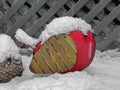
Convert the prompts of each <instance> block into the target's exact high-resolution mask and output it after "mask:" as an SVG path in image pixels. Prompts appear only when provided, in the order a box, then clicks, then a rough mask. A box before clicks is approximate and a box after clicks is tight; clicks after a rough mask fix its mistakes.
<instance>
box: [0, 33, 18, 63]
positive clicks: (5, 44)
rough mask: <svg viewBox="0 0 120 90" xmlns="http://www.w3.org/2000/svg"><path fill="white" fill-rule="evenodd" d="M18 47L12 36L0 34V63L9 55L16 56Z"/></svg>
mask: <svg viewBox="0 0 120 90" xmlns="http://www.w3.org/2000/svg"><path fill="white" fill-rule="evenodd" d="M18 53H19V48H18V47H17V46H16V44H15V42H14V41H13V40H12V38H11V37H10V36H8V35H6V34H0V63H2V62H3V61H4V60H6V59H7V58H9V57H14V58H16V59H17V58H18V57H19V54H18Z"/></svg>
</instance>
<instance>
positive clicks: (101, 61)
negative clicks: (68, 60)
mask: <svg viewBox="0 0 120 90" xmlns="http://www.w3.org/2000/svg"><path fill="white" fill-rule="evenodd" d="M22 59H23V66H24V67H25V70H24V73H23V75H22V77H16V78H14V79H12V81H11V82H9V83H5V84H0V90H120V52H118V50H117V49H115V50H108V51H105V52H100V51H96V54H95V58H94V60H93V62H92V64H91V65H90V66H89V67H88V68H86V69H85V70H83V71H76V72H73V73H71V72H70V73H66V74H58V73H55V74H52V75H35V74H32V73H31V72H30V71H29V67H28V66H29V63H30V60H31V59H32V56H31V57H27V56H22Z"/></svg>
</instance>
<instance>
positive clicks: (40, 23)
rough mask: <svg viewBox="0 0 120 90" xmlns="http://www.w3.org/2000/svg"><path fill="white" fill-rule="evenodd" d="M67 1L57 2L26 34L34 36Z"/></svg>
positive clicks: (60, 0)
mask: <svg viewBox="0 0 120 90" xmlns="http://www.w3.org/2000/svg"><path fill="white" fill-rule="evenodd" d="M67 1H68V0H64V1H63V0H59V1H58V2H56V4H55V5H54V6H53V7H51V8H50V9H49V10H48V11H47V12H46V13H45V14H44V15H43V16H42V17H41V18H40V20H38V22H37V23H36V24H34V25H32V26H31V27H30V28H29V31H28V34H29V35H34V34H35V33H36V32H37V30H38V29H39V28H41V27H42V26H43V24H45V23H46V22H47V21H48V20H49V19H50V18H51V17H52V16H53V15H54V14H55V13H56V12H57V11H58V10H59V9H60V8H61V7H62V6H63V5H64V4H65V3H66V2H67Z"/></svg>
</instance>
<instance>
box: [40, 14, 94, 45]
mask: <svg viewBox="0 0 120 90" xmlns="http://www.w3.org/2000/svg"><path fill="white" fill-rule="evenodd" d="M74 30H80V31H82V32H83V33H84V34H87V32H88V31H92V29H91V26H90V25H89V24H87V23H86V22H85V21H84V20H82V19H81V18H74V17H70V16H65V17H59V18H55V19H53V21H51V22H50V23H49V24H48V25H47V26H46V28H45V30H44V31H43V32H42V33H41V35H40V37H39V40H40V41H41V42H42V43H44V42H45V41H46V40H47V39H48V38H50V37H51V36H54V35H59V34H66V33H69V32H70V31H74Z"/></svg>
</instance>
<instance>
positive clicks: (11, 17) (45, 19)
mask: <svg viewBox="0 0 120 90" xmlns="http://www.w3.org/2000/svg"><path fill="white" fill-rule="evenodd" d="M60 16H74V17H81V18H82V19H84V20H86V21H87V22H88V23H90V24H91V25H92V27H93V28H94V30H95V33H96V34H97V37H96V41H97V48H98V49H100V50H105V49H106V48H108V47H110V46H111V45H115V44H116V42H115V41H116V39H117V37H118V33H119V32H120V0H0V33H6V34H8V35H11V36H13V35H14V34H15V31H16V30H17V29H18V28H22V29H23V30H25V32H26V33H28V34H29V35H31V36H32V37H38V36H39V35H40V33H41V31H42V30H44V27H45V26H46V24H48V23H49V22H50V21H51V20H52V19H53V18H55V17H60ZM13 38H14V37H13ZM16 43H17V44H18V45H21V44H20V43H18V42H17V41H16ZM112 43H113V44H112ZM21 46H22V45H21Z"/></svg>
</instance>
